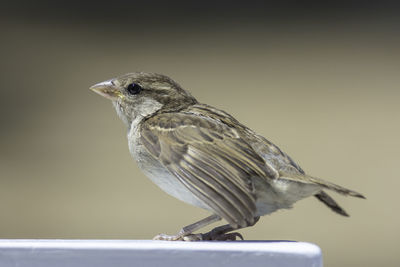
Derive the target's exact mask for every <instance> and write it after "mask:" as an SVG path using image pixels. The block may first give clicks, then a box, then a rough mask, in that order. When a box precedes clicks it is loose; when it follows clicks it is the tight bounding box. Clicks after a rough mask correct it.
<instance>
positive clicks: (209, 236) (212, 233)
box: [201, 230, 244, 241]
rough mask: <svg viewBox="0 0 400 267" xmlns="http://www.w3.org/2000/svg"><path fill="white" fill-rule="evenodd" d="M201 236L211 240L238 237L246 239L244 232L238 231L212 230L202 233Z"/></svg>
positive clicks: (236, 238) (228, 239) (233, 239)
mask: <svg viewBox="0 0 400 267" xmlns="http://www.w3.org/2000/svg"><path fill="white" fill-rule="evenodd" d="M201 236H202V240H209V241H236V240H238V239H241V240H244V238H243V236H242V234H240V233H238V232H233V233H224V232H219V231H214V230H211V231H210V232H208V233H205V234H201Z"/></svg>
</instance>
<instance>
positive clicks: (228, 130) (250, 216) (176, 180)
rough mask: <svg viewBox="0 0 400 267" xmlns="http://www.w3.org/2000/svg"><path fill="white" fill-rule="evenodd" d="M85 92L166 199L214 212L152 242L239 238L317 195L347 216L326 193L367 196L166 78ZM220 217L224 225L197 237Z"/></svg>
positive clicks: (145, 77) (128, 78)
mask: <svg viewBox="0 0 400 267" xmlns="http://www.w3.org/2000/svg"><path fill="white" fill-rule="evenodd" d="M90 89H91V90H92V91H94V92H96V93H98V94H100V95H101V96H103V97H105V98H107V99H109V100H111V101H112V104H113V106H114V107H115V110H116V112H117V114H118V116H119V117H120V119H121V120H122V121H123V122H124V124H125V125H126V126H127V137H128V145H129V151H130V154H131V155H132V157H133V158H134V159H135V161H136V162H137V165H138V166H139V168H140V169H141V171H142V172H143V173H144V174H145V175H146V176H147V177H148V178H150V180H151V181H152V182H154V183H155V184H156V185H158V186H159V187H160V188H161V189H162V190H163V191H165V192H166V193H168V194H169V195H171V196H173V197H175V198H177V199H179V200H181V201H184V202H186V203H188V204H191V205H194V206H197V207H200V208H203V209H205V210H207V211H209V212H210V213H211V215H210V216H208V217H206V218H204V219H202V220H200V221H198V222H195V223H193V224H190V225H188V226H185V227H183V228H181V230H180V231H178V233H177V234H175V235H167V234H159V235H156V236H155V237H154V239H156V240H169V241H200V240H237V239H243V236H242V235H241V234H240V233H239V232H235V231H237V230H239V229H241V228H245V227H250V226H253V225H255V224H256V223H257V221H258V220H259V219H260V216H263V215H267V214H270V213H273V212H275V211H277V210H280V209H290V208H292V206H293V204H294V203H295V202H297V201H299V200H301V199H304V198H307V197H311V196H314V197H315V198H317V199H318V200H320V201H321V202H322V203H324V204H325V205H326V206H327V207H329V208H330V209H331V210H332V211H334V212H336V213H338V214H340V215H342V216H349V215H348V213H347V212H346V211H345V210H344V209H343V208H341V207H340V206H339V204H338V203H337V202H336V201H335V200H334V199H333V198H332V197H331V196H330V195H329V194H328V193H327V191H334V192H336V193H339V194H342V195H345V196H352V197H358V198H365V197H364V196H363V195H362V194H360V193H358V192H356V191H353V190H350V189H347V188H345V187H342V186H339V185H336V184H334V183H331V182H328V181H325V180H322V179H320V178H317V177H314V176H310V175H308V174H306V173H305V172H304V171H303V169H302V168H301V167H300V166H299V165H298V164H297V163H296V162H295V161H294V160H292V158H291V157H289V156H288V155H287V154H286V153H285V152H283V151H282V150H281V149H280V148H279V147H278V146H276V145H274V144H273V143H272V142H270V141H268V140H267V139H266V138H264V137H263V136H261V135H259V134H257V133H256V132H254V131H253V130H251V129H250V128H248V127H246V126H245V125H244V124H242V123H240V122H239V121H238V120H236V119H235V118H234V117H233V116H231V115H229V114H228V113H227V112H225V111H223V110H221V109H218V108H215V107H212V106H210V105H207V104H202V103H200V102H198V101H197V100H196V98H194V97H193V96H192V95H191V93H190V92H189V91H187V90H185V89H184V88H183V87H181V86H180V85H179V84H178V83H177V82H175V81H174V80H172V79H171V78H169V77H168V76H166V75H162V74H157V73H146V72H133V73H128V74H124V75H121V76H118V77H116V78H112V79H109V80H106V81H104V82H101V83H97V84H95V85H93V86H91V87H90ZM222 219H224V220H225V221H226V222H227V224H225V225H221V226H218V227H215V228H213V229H212V230H211V231H209V232H206V233H196V232H197V231H198V230H200V229H202V228H204V227H206V226H208V225H210V224H212V223H215V222H217V221H220V220H222Z"/></svg>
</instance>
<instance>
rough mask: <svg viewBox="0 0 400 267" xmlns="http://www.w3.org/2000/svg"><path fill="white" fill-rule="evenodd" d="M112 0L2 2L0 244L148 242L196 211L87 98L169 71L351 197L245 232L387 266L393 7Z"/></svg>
mask: <svg viewBox="0 0 400 267" xmlns="http://www.w3.org/2000/svg"><path fill="white" fill-rule="evenodd" d="M197 2H198V3H197V4H183V3H182V2H168V4H167V3H163V2H158V1H150V2H147V3H138V2H134V1H122V0H114V1H111V2H101V1H97V2H92V3H86V4H82V3H78V2H77V1H69V2H68V4H62V3H57V4H56V6H52V5H54V4H52V2H50V1H49V2H46V1H39V2H37V1H30V2H28V1H17V2H13V4H3V6H2V9H1V19H0V23H1V24H0V28H1V35H2V36H1V42H0V56H1V63H0V68H1V71H0V96H1V105H0V122H1V131H0V212H1V220H0V238H80V239H149V238H152V237H153V236H154V235H155V234H158V233H160V232H164V233H170V234H173V233H175V232H176V231H178V230H179V229H180V227H182V226H184V225H187V224H189V223H192V222H194V221H195V220H198V219H201V218H203V217H205V216H206V215H208V214H207V212H205V211H203V210H200V209H198V208H195V207H191V206H188V205H186V204H184V203H181V202H179V201H178V200H176V199H174V198H172V197H170V196H168V195H166V194H165V193H163V192H162V191H161V190H159V189H158V188H157V187H156V186H155V185H153V184H152V183H151V182H150V181H149V180H148V179H147V178H146V177H145V176H144V175H142V174H141V173H140V172H139V170H138V168H137V167H136V165H135V164H134V162H133V161H132V159H131V156H130V155H129V152H128V146H127V140H126V129H125V126H124V125H123V124H122V122H121V121H120V120H119V119H118V118H117V115H116V113H115V111H114V110H113V108H112V105H111V103H109V102H108V101H107V100H105V99H103V98H101V97H99V96H98V95H95V94H94V93H92V92H90V91H89V90H88V88H89V86H91V85H92V84H94V83H97V82H100V81H103V80H106V79H109V78H112V77H115V76H117V75H120V74H123V73H127V72H132V71H149V72H159V73H163V74H167V75H169V76H171V77H172V78H174V79H175V80H177V81H178V82H179V83H180V84H181V85H182V86H183V87H184V88H187V89H189V90H190V91H191V92H192V93H193V95H195V96H196V97H197V98H198V100H199V101H201V102H205V103H208V104H211V105H214V106H217V107H219V108H222V109H224V110H226V111H228V112H229V113H231V114H232V115H234V116H235V117H236V118H237V119H239V120H240V121H241V122H243V123H245V124H246V125H248V126H249V127H251V128H252V129H254V130H256V131H257V132H258V133H260V134H262V135H264V136H265V137H267V138H268V139H270V140H271V141H273V142H274V143H276V144H277V145H278V146H280V148H281V149H282V150H284V151H286V152H287V153H288V154H289V155H291V156H292V157H293V158H294V159H295V160H296V161H297V162H298V163H299V164H300V165H301V166H302V167H303V168H304V169H305V170H306V171H307V172H308V173H310V174H312V175H315V176H319V177H323V178H326V179H328V180H330V181H332V182H335V183H338V184H340V185H343V186H347V187H349V188H351V189H354V190H357V191H360V192H362V193H363V194H365V195H366V196H367V198H368V199H367V200H365V201H363V200H359V199H353V198H345V197H342V196H339V195H335V198H336V199H337V200H338V202H339V203H340V204H341V205H343V207H344V208H345V209H346V210H347V211H348V212H349V213H350V214H351V217H350V218H344V217H341V216H338V215H336V214H334V213H333V212H331V211H330V210H329V209H327V208H326V207H325V206H324V205H322V204H321V203H319V202H318V201H317V200H315V199H313V198H310V199H306V200H303V201H301V202H299V203H298V204H297V205H296V206H295V208H294V209H293V210H290V211H280V212H277V213H275V214H273V215H272V216H265V217H263V218H262V219H261V220H260V222H259V223H258V224H257V225H256V226H255V227H252V228H249V229H245V230H243V231H242V233H243V234H244V236H245V237H246V238H247V239H267V240H274V239H278V240H300V241H308V242H313V243H316V244H318V245H319V246H320V247H321V248H322V250H323V253H324V261H325V265H326V266H376V265H378V264H380V265H383V266H399V264H400V255H399V244H398V240H399V239H400V230H399V226H400V215H399V214H398V207H397V205H396V203H399V200H398V190H399V186H400V182H399V174H398V173H399V172H398V168H399V164H400V162H399V151H400V141H399V135H400V123H399V122H400V90H399V84H400V58H399V57H400V53H399V47H400V37H399V25H400V23H399V22H400V19H399V12H398V8H397V6H396V5H395V4H392V3H390V2H382V1H380V2H378V1H376V2H374V1H372V2H368V4H367V3H365V2H363V1H359V2H358V1H347V2H343V3H339V2H324V4H318V2H316V1H315V2H314V1H306V2H302V3H299V2H291V1H285V2H284V3H282V2H261V1H259V2H257V1H255V2H246V4H244V3H243V4H232V3H231V2H228V1H222V2H218V4H216V3H214V2H212V1H201V3H200V1H197Z"/></svg>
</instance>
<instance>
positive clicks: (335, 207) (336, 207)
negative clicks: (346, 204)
mask: <svg viewBox="0 0 400 267" xmlns="http://www.w3.org/2000/svg"><path fill="white" fill-rule="evenodd" d="M314 196H315V197H316V198H317V199H318V200H320V201H321V202H322V203H324V204H325V205H327V206H328V207H329V208H330V209H331V210H333V211H334V212H336V213H339V214H340V215H343V216H346V217H349V214H348V213H347V212H346V211H345V210H344V209H342V208H341V207H340V206H339V204H337V203H336V201H335V200H334V199H333V198H331V197H330V196H329V195H328V194H327V193H325V192H324V191H321V192H319V193H318V194H315V195H314Z"/></svg>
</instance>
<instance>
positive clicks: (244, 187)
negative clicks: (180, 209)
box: [140, 112, 275, 227]
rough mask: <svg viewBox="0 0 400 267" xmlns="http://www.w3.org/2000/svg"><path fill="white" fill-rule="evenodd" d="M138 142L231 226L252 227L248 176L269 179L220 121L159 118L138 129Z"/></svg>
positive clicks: (252, 202)
mask: <svg viewBox="0 0 400 267" xmlns="http://www.w3.org/2000/svg"><path fill="white" fill-rule="evenodd" d="M140 134H141V137H140V138H141V141H142V143H143V144H144V146H145V147H146V149H147V150H148V151H149V153H150V154H151V155H153V156H154V157H155V158H157V159H158V160H159V161H160V162H161V163H162V164H163V165H164V166H165V167H166V168H167V169H168V170H169V171H170V172H171V173H172V174H174V175H175V176H176V178H177V179H179V181H181V182H182V184H183V185H184V186H186V187H187V188H188V189H189V190H190V191H191V192H192V193H193V194H194V195H195V196H196V197H198V198H199V199H201V200H202V201H204V202H205V203H206V204H207V205H208V206H209V207H210V208H211V209H212V210H213V211H214V212H215V213H216V214H217V215H219V216H221V217H222V218H224V219H226V220H227V221H228V222H229V223H230V224H231V225H232V226H234V227H237V226H240V227H245V226H247V225H249V224H252V223H253V220H254V217H255V213H256V206H255V189H254V186H253V183H252V179H251V177H254V176H258V177H272V176H274V175H275V170H269V169H268V167H267V166H266V165H265V162H264V160H263V159H262V158H261V157H260V156H259V155H258V154H257V153H256V152H255V151H254V150H253V149H252V148H251V146H249V145H248V144H247V143H246V142H245V141H244V140H243V139H242V138H241V137H240V136H239V134H238V133H237V131H236V130H235V129H234V128H232V127H228V126H227V125H226V124H224V123H222V122H221V121H218V120H215V119H212V118H209V117H206V116H203V117H202V116H199V115H198V114H196V115H194V114H193V113H183V112H180V113H161V114H158V115H156V116H153V117H151V118H149V119H147V120H145V121H144V122H143V123H142V125H141V127H140Z"/></svg>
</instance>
